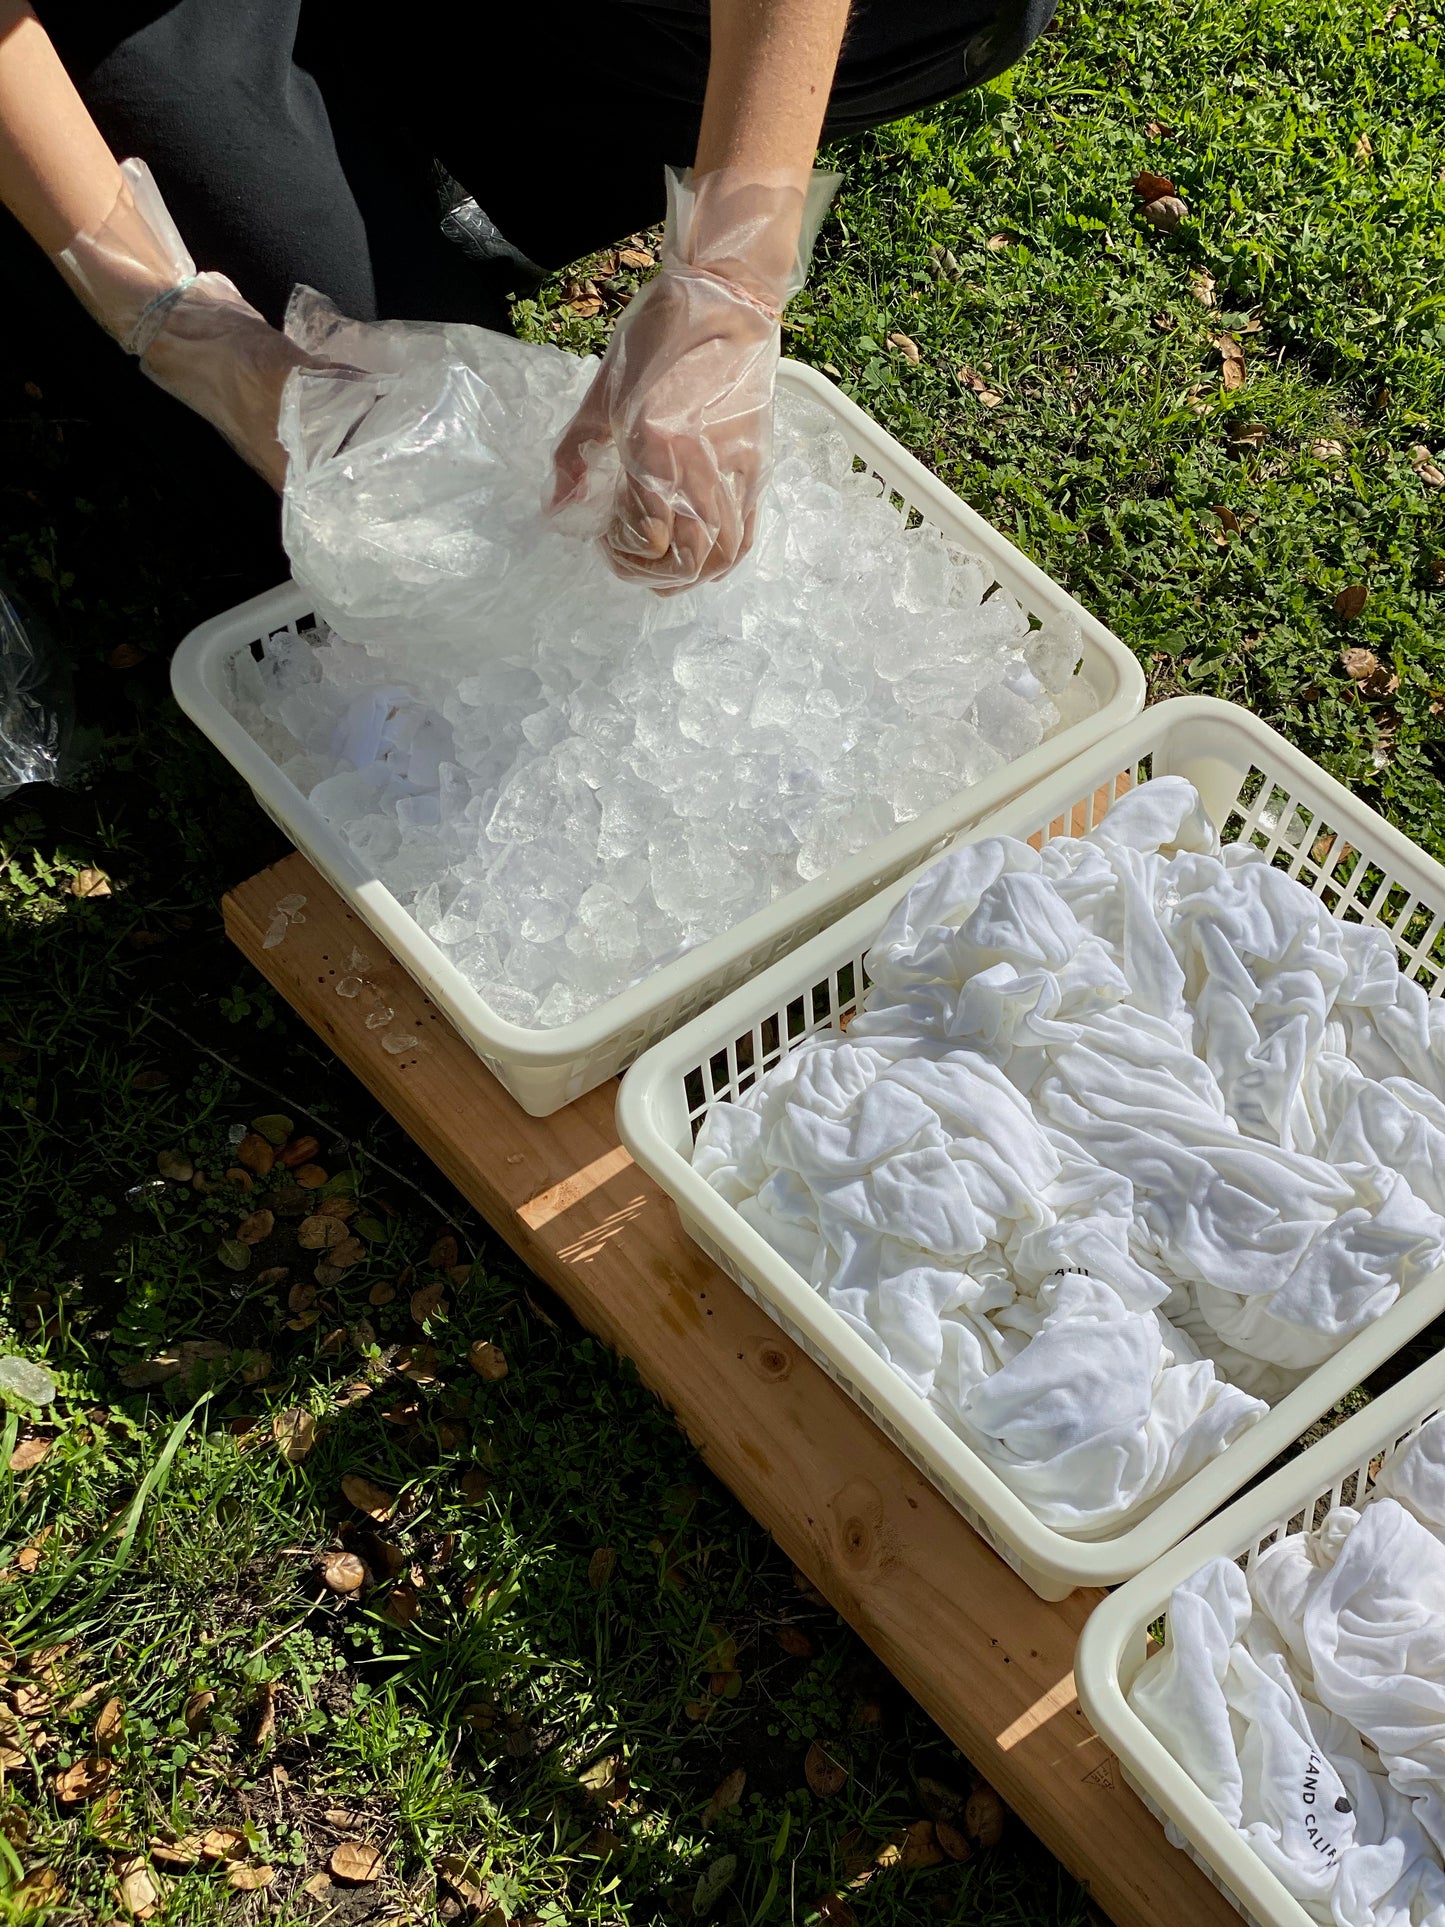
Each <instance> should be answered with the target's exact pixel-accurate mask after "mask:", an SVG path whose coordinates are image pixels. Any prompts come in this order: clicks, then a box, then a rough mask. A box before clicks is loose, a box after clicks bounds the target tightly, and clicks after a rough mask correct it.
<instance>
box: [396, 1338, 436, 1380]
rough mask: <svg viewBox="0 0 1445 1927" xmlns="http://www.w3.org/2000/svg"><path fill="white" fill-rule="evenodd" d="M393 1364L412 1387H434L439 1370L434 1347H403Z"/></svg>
mask: <svg viewBox="0 0 1445 1927" xmlns="http://www.w3.org/2000/svg"><path fill="white" fill-rule="evenodd" d="M393 1364H394V1366H395V1369H396V1370H397V1371H399V1372H400V1373H401V1375H402V1377H403V1378H409V1379H410V1380H411V1382H412V1384H413V1385H434V1384H435V1383H436V1380H437V1375H438V1372H439V1369H440V1360H439V1359H438V1357H437V1352H436V1347H435V1346H434V1345H403V1346H402V1348H401V1350H400V1351H398V1353H397V1354H396V1357H395V1359H394V1360H393Z"/></svg>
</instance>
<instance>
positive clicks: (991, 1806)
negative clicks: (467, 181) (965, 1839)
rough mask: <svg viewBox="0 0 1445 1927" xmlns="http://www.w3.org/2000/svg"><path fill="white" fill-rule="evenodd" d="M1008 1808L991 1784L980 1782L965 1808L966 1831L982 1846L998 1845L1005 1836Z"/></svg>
mask: <svg viewBox="0 0 1445 1927" xmlns="http://www.w3.org/2000/svg"><path fill="white" fill-rule="evenodd" d="M1007 1816H1008V1809H1007V1807H1005V1805H1004V1803H1003V1801H1002V1800H1001V1799H1000V1798H999V1797H998V1795H997V1794H996V1793H995V1792H994V1790H993V1788H992V1787H991V1786H988V1785H987V1784H986V1783H982V1782H981V1783H980V1784H979V1785H978V1786H976V1787H975V1788H974V1790H973V1792H972V1793H970V1794H969V1796H968V1805H967V1806H966V1807H965V1808H964V1810H963V1825H964V1831H965V1832H966V1833H968V1834H969V1835H970V1837H971V1838H972V1839H974V1840H976V1841H977V1842H978V1844H979V1845H980V1846H981V1847H996V1846H997V1845H998V1843H999V1841H1000V1840H1001V1839H1002V1838H1003V1830H1004V1823H1005V1820H1006V1819H1007Z"/></svg>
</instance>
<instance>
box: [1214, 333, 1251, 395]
mask: <svg viewBox="0 0 1445 1927" xmlns="http://www.w3.org/2000/svg"><path fill="white" fill-rule="evenodd" d="M1211 341H1212V343H1213V346H1214V348H1215V350H1216V352H1217V353H1218V355H1219V359H1220V361H1221V362H1222V363H1223V373H1222V377H1221V378H1222V380H1223V382H1224V386H1225V387H1226V388H1229V389H1235V388H1243V386H1244V384H1245V381H1246V379H1247V377H1246V374H1245V368H1244V349H1243V348H1242V347H1241V346H1240V343H1239V339H1238V337H1237V336H1235V335H1213V336H1211Z"/></svg>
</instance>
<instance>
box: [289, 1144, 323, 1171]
mask: <svg viewBox="0 0 1445 1927" xmlns="http://www.w3.org/2000/svg"><path fill="white" fill-rule="evenodd" d="M320 1149H321V1145H320V1143H319V1142H318V1141H317V1139H316V1138H314V1137H297V1138H292V1140H291V1142H290V1143H289V1144H288V1145H287V1146H286V1147H285V1149H284V1150H283V1151H282V1152H281V1162H282V1163H283V1164H284V1165H285V1166H286V1169H287V1170H288V1171H294V1170H295V1169H296V1167H297V1166H298V1165H300V1164H309V1163H310V1162H311V1160H312V1158H314V1157H315V1155H316V1153H317V1152H318V1151H319V1150H320Z"/></svg>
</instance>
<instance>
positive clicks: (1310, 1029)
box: [694, 777, 1445, 1532]
mask: <svg viewBox="0 0 1445 1927" xmlns="http://www.w3.org/2000/svg"><path fill="white" fill-rule="evenodd" d="M867 967H868V971H869V973H870V976H871V978H872V988H871V990H870V992H869V995H868V999H867V1007H866V1009H865V1010H864V1011H863V1012H862V1013H860V1015H859V1016H857V1017H856V1018H855V1020H854V1021H853V1023H852V1024H851V1026H850V1027H849V1029H848V1031H847V1033H846V1034H843V1033H840V1032H838V1031H825V1032H821V1033H819V1034H818V1035H816V1036H814V1037H812V1038H809V1039H807V1040H806V1041H805V1042H804V1043H803V1044H802V1045H800V1046H799V1047H798V1048H797V1049H796V1050H794V1051H792V1052H791V1053H790V1054H789V1055H788V1056H787V1057H786V1058H785V1059H783V1061H782V1062H781V1063H780V1064H779V1065H778V1066H777V1067H776V1068H775V1069H774V1070H773V1071H771V1072H770V1073H769V1074H768V1075H767V1076H766V1077H764V1078H762V1079H760V1080H759V1082H758V1083H757V1084H756V1085H755V1086H754V1087H753V1088H752V1089H751V1090H749V1091H748V1092H747V1093H746V1094H745V1095H744V1096H743V1097H742V1098H740V1099H739V1100H738V1101H737V1102H734V1103H723V1104H719V1105H716V1106H714V1107H713V1108H712V1110H711V1111H710V1112H709V1113H708V1115H707V1117H706V1119H705V1120H704V1124H703V1127H702V1131H701V1133H700V1135H699V1138H698V1141H697V1145H696V1147H695V1151H694V1166H695V1168H696V1169H697V1170H698V1172H699V1173H700V1174H701V1175H702V1176H703V1177H705V1178H706V1179H707V1180H708V1182H709V1183H711V1184H712V1185H713V1186H714V1187H715V1188H716V1189H717V1190H718V1191H719V1192H720V1194H721V1195H722V1196H723V1197H724V1198H726V1199H727V1200H728V1201H729V1202H730V1203H732V1204H733V1205H734V1206H735V1208H736V1209H737V1210H738V1212H739V1214H740V1215H741V1216H742V1217H743V1218H745V1219H746V1221H747V1222H748V1223H749V1224H751V1225H752V1226H753V1227H754V1228H755V1229H756V1230H757V1231H758V1232H759V1233H760V1234H761V1235H762V1236H763V1237H764V1238H766V1239H767V1240H768V1242H769V1243H770V1244H771V1245H772V1246H773V1247H774V1249H775V1250H777V1251H778V1252H779V1253H780V1254H781V1255H782V1256H783V1257H784V1258H786V1259H787V1260H788V1262H789V1263H791V1264H792V1265H793V1266H794V1267H795V1269H796V1270H798V1271H799V1272H800V1273H801V1274H802V1275H803V1276H804V1277H805V1278H806V1279H807V1280H808V1281H809V1282H810V1283H811V1284H812V1285H813V1286H814V1288H815V1289H817V1290H818V1291H819V1292H820V1293H821V1294H822V1295H823V1296H824V1297H825V1298H826V1299H827V1300H828V1302H829V1303H830V1304H831V1305H832V1306H833V1307H834V1309H835V1310H836V1311H837V1312H838V1313H839V1314H840V1316H841V1317H843V1318H844V1319H845V1320H846V1321H847V1322H848V1323H849V1324H850V1325H851V1326H852V1328H853V1329H854V1330H855V1331H856V1332H858V1333H859V1335H860V1336H861V1337H862V1338H863V1339H864V1340H865V1341H866V1342H867V1343H868V1344H870V1345H871V1346H872V1347H873V1348H874V1349H875V1350H876V1351H877V1352H878V1353H879V1354H880V1355H881V1356H882V1357H883V1358H885V1359H886V1360H887V1361H888V1362H889V1363H890V1365H892V1367H893V1368H894V1370H895V1371H897V1372H898V1373H899V1375H900V1376H901V1377H902V1378H903V1379H904V1380H905V1381H906V1382H907V1383H908V1384H909V1385H910V1386H911V1387H912V1388H913V1389H914V1390H915V1391H916V1392H917V1393H918V1394H919V1396H920V1397H922V1398H924V1399H927V1400H928V1401H929V1402H930V1403H931V1404H932V1405H933V1406H934V1408H935V1409H936V1410H937V1411H939V1412H940V1413H941V1415H942V1416H943V1417H944V1418H945V1420H946V1421H947V1422H948V1423H949V1424H950V1425H951V1426H953V1427H954V1429H955V1430H957V1431H958V1432H959V1433H960V1435H961V1436H963V1437H964V1438H965V1439H967V1440H968V1442H969V1443H970V1444H971V1445H972V1446H973V1447H974V1449H975V1450H977V1451H978V1452H979V1453H980V1454H981V1455H982V1456H983V1457H984V1458H985V1459H986V1460H987V1462H988V1463H990V1464H991V1465H992V1466H993V1467H994V1468H995V1469H996V1470H997V1471H998V1472H999V1473H1000V1474H1001V1475H1002V1476H1003V1477H1004V1478H1006V1479H1007V1480H1008V1481H1009V1482H1010V1483H1011V1484H1012V1485H1013V1486H1014V1487H1015V1489H1016V1490H1018V1491H1019V1492H1020V1493H1021V1494H1022V1495H1023V1496H1024V1497H1025V1499H1026V1500H1027V1501H1028V1502H1029V1504H1030V1505H1031V1506H1032V1507H1033V1508H1034V1510H1035V1511H1036V1512H1037V1513H1038V1515H1039V1517H1040V1518H1041V1519H1043V1520H1044V1521H1045V1523H1047V1524H1049V1525H1052V1526H1055V1527H1056V1528H1058V1529H1059V1530H1062V1531H1069V1532H1096V1531H1099V1530H1104V1529H1108V1528H1110V1527H1112V1526H1115V1525H1117V1524H1118V1523H1119V1522H1121V1521H1123V1520H1125V1519H1127V1518H1128V1517H1129V1516H1130V1515H1131V1514H1134V1513H1137V1512H1138V1511H1139V1510H1140V1509H1141V1508H1142V1507H1144V1506H1146V1505H1148V1504H1151V1503H1153V1502H1154V1501H1156V1500H1157V1499H1158V1498H1159V1497H1160V1496H1162V1495H1163V1494H1164V1493H1165V1492H1167V1491H1168V1490H1169V1489H1170V1488H1171V1487H1172V1486H1174V1485H1177V1484H1178V1483H1179V1482H1180V1481H1181V1480H1183V1479H1184V1478H1187V1477H1188V1476H1189V1475H1190V1474H1191V1473H1192V1472H1193V1471H1195V1470H1196V1469H1197V1468H1198V1467H1199V1466H1201V1465H1203V1464H1204V1463H1205V1462H1206V1461H1207V1460H1208V1459H1209V1458H1211V1457H1212V1456H1214V1455H1215V1454H1216V1453H1217V1452H1219V1451H1220V1450H1221V1449H1223V1447H1224V1446H1226V1445H1227V1444H1229V1443H1230V1442H1231V1440H1233V1439H1234V1438H1236V1437H1238V1436H1239V1435H1240V1433H1241V1432H1243V1431H1244V1430H1245V1429H1246V1428H1247V1427H1248V1426H1249V1425H1250V1424H1252V1423H1254V1422H1255V1420H1256V1419H1257V1418H1258V1417H1259V1416H1260V1414H1261V1412H1262V1411H1263V1410H1264V1404H1263V1402H1262V1401H1264V1400H1266V1399H1271V1400H1272V1399H1274V1398H1277V1397H1278V1396H1280V1395H1281V1394H1282V1392H1283V1391H1285V1390H1286V1389H1288V1387H1289V1386H1291V1385H1292V1384H1294V1383H1296V1382H1297V1381H1298V1378H1299V1377H1300V1376H1301V1374H1303V1373H1304V1372H1307V1371H1309V1370H1311V1369H1312V1368H1313V1367H1314V1366H1316V1365H1318V1364H1320V1363H1321V1362H1322V1361H1323V1360H1324V1359H1326V1358H1328V1357H1329V1356H1330V1355H1331V1354H1332V1353H1333V1352H1334V1351H1335V1350H1336V1349H1338V1347H1339V1346H1340V1345H1341V1344H1343V1343H1344V1342H1345V1340H1346V1339H1347V1338H1349V1337H1350V1336H1352V1335H1353V1333H1355V1332H1357V1331H1359V1330H1360V1329H1362V1328H1363V1327H1364V1326H1365V1325H1366V1324H1368V1323H1369V1322H1370V1321H1371V1320H1373V1319H1375V1318H1377V1317H1379V1316H1380V1314H1381V1313H1382V1312H1383V1311H1385V1310H1386V1309H1387V1308H1388V1307H1389V1306H1390V1305H1391V1304H1392V1303H1394V1301H1395V1299H1396V1298H1397V1297H1398V1296H1399V1294H1400V1293H1401V1292H1402V1291H1404V1290H1408V1289H1409V1288H1410V1287H1411V1286H1413V1285H1414V1284H1415V1283H1417V1282H1418V1281H1419V1280H1420V1279H1421V1278H1422V1277H1424V1276H1425V1275H1426V1274H1427V1273H1428V1272H1429V1271H1431V1270H1432V1269H1433V1268H1434V1267H1435V1266H1437V1265H1438V1264H1440V1263H1441V1262H1442V1261H1445V1156H1442V1155H1441V1154H1442V1153H1445V1008H1442V1006H1441V1005H1440V1003H1439V1002H1437V1001H1432V1000H1430V999H1428V998H1427V997H1426V995H1425V993H1424V991H1423V990H1422V989H1421V988H1420V986H1419V985H1417V984H1414V983H1412V982H1410V981H1409V980H1408V979H1407V978H1405V977H1403V976H1402V974H1401V972H1400V970H1399V969H1398V967H1397V965H1396V961H1395V951H1394V948H1393V944H1392V942H1391V940H1390V937H1389V935H1388V933H1387V932H1385V931H1382V930H1379V929H1376V928H1373V927H1368V926H1365V925H1360V924H1345V923H1340V922H1337V921H1336V920H1335V919H1334V918H1332V917H1331V916H1330V915H1329V914H1328V912H1327V911H1326V910H1325V909H1324V908H1323V906H1322V905H1321V904H1320V903H1319V902H1318V901H1317V900H1316V899H1315V898H1314V897H1313V896H1311V895H1310V893H1309V892H1308V890H1306V889H1305V888H1304V887H1303V886H1302V885H1301V884H1298V883H1296V882H1294V881H1292V880H1291V879H1290V878H1289V877H1288V876H1286V875H1285V874H1284V873H1283V872H1282V871H1279V870H1276V869H1274V868H1272V867H1271V866H1270V865H1269V864H1268V863H1267V862H1265V861H1264V860H1263V859H1262V858H1261V857H1260V855H1259V853H1258V852H1256V851H1254V850H1253V849H1252V848H1250V847H1248V846H1238V845H1236V846H1231V847H1230V848H1228V849H1221V847H1220V844H1219V840H1218V836H1217V834H1216V832H1215V830H1214V828H1213V826H1212V825H1211V824H1210V822H1209V820H1208V818H1207V816H1206V815H1205V812H1204V810H1203V808H1202V806H1201V804H1200V802H1199V798H1198V796H1197V794H1196V793H1195V791H1194V790H1193V788H1192V787H1191V786H1190V785H1189V784H1188V783H1186V782H1185V781H1183V780H1182V779H1181V778H1178V777H1159V778H1156V779H1154V780H1153V781H1151V782H1149V783H1146V784H1144V785H1141V786H1140V787H1139V788H1137V789H1135V790H1133V791H1131V792H1130V793H1129V794H1128V795H1126V796H1124V797H1123V798H1121V799H1120V800H1119V801H1118V802H1117V803H1116V804H1115V805H1114V807H1113V808H1112V809H1111V810H1110V811H1109V812H1108V814H1107V815H1106V816H1105V817H1104V819H1103V820H1102V822H1101V823H1100V824H1099V825H1098V826H1097V828H1095V829H1094V830H1093V831H1092V832H1090V834H1089V835H1087V836H1085V837H1079V838H1072V837H1070V838H1058V839H1055V840H1054V841H1053V842H1050V843H1048V844H1046V845H1045V846H1044V848H1043V849H1042V850H1041V851H1040V850H1035V849H1033V848H1032V847H1031V846H1029V845H1028V844H1025V843H1022V842H1018V841H1016V840H1014V839H1012V838H1006V837H998V838H989V839H986V840H984V841H981V842H977V843H973V844H968V845H965V846H962V847H961V848H958V849H955V850H953V851H951V852H949V853H948V854H947V855H945V856H944V857H942V858H941V859H940V860H939V861H938V862H937V863H936V864H934V865H933V866H932V867H931V868H930V869H929V870H928V871H927V872H926V873H925V874H924V876H923V877H922V878H921V879H920V880H919V882H918V883H917V884H916V885H915V886H914V888H913V889H912V890H910V891H909V892H908V893H907V895H906V896H905V897H904V898H903V899H902V900H901V901H900V902H899V904H898V905H897V906H896V907H895V909H894V911H893V914H892V915H891V916H890V918H889V919H888V922H887V923H886V925H885V926H884V928H883V930H882V932H881V933H880V935H879V937H878V940H877V942H876V943H875V944H874V946H873V948H872V950H871V951H870V953H869V956H868V959H867ZM1412 1062H1413V1064H1414V1067H1415V1070H1416V1072H1417V1073H1418V1075H1416V1076H1412V1075H1410V1074H1409V1073H1408V1071H1407V1069H1406V1066H1407V1064H1409V1063H1412Z"/></svg>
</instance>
